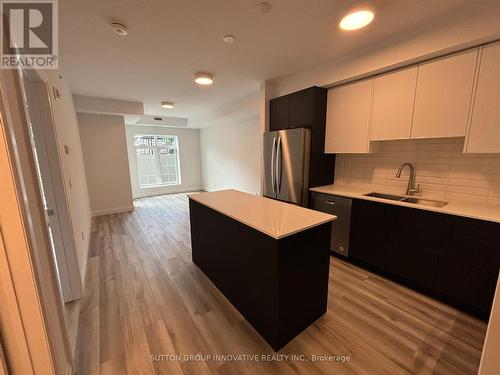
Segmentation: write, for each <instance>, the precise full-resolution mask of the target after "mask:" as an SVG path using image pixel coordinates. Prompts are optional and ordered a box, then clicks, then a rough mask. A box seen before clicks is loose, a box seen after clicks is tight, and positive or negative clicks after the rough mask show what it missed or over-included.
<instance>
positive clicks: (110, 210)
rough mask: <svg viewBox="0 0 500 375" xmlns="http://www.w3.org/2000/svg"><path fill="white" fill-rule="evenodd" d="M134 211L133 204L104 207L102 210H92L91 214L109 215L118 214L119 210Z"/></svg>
mask: <svg viewBox="0 0 500 375" xmlns="http://www.w3.org/2000/svg"><path fill="white" fill-rule="evenodd" d="M130 211H134V205H132V206H122V207H113V208H104V209H102V210H95V211H92V216H93V217H94V216H102V215H111V214H119V213H121V212H130Z"/></svg>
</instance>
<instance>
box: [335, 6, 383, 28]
mask: <svg viewBox="0 0 500 375" xmlns="http://www.w3.org/2000/svg"><path fill="white" fill-rule="evenodd" d="M374 17H375V13H374V12H373V10H371V9H368V8H366V9H360V8H358V9H356V10H353V11H351V12H349V13H348V14H346V15H345V16H344V17H343V18H342V20H340V23H339V27H340V28H341V29H342V30H347V31H352V30H358V29H361V28H363V27H365V26H367V25H368V24H370V23H371V22H372V21H373V18H374Z"/></svg>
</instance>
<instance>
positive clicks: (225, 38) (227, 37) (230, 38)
mask: <svg viewBox="0 0 500 375" xmlns="http://www.w3.org/2000/svg"><path fill="white" fill-rule="evenodd" d="M222 40H223V41H224V42H226V43H233V42H234V41H235V40H236V37H235V36H234V35H231V34H228V35H224V36H223V37H222Z"/></svg>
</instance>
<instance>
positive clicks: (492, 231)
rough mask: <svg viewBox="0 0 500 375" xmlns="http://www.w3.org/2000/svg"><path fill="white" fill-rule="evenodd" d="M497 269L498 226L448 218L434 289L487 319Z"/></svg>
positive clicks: (499, 254)
mask: <svg viewBox="0 0 500 375" xmlns="http://www.w3.org/2000/svg"><path fill="white" fill-rule="evenodd" d="M499 268H500V224H497V223H492V222H487V221H481V220H475V219H468V218H463V217H457V216H448V217H447V218H446V222H445V228H444V231H443V243H442V247H441V251H440V254H439V263H438V272H437V276H436V286H435V287H436V289H437V291H438V292H440V293H442V294H443V295H445V296H448V297H450V298H452V299H453V300H454V301H456V302H457V303H460V304H464V305H465V307H468V308H471V309H473V310H477V312H478V313H479V314H480V315H481V316H483V317H488V316H489V313H490V309H491V305H492V303H493V297H494V295H495V288H496V283H497V279H498V271H499Z"/></svg>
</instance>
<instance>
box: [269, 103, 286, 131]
mask: <svg viewBox="0 0 500 375" xmlns="http://www.w3.org/2000/svg"><path fill="white" fill-rule="evenodd" d="M289 115H290V95H285V96H281V97H279V98H276V99H273V100H271V102H270V103H269V124H270V130H271V131H275V130H281V129H286V128H288V123H289Z"/></svg>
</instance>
